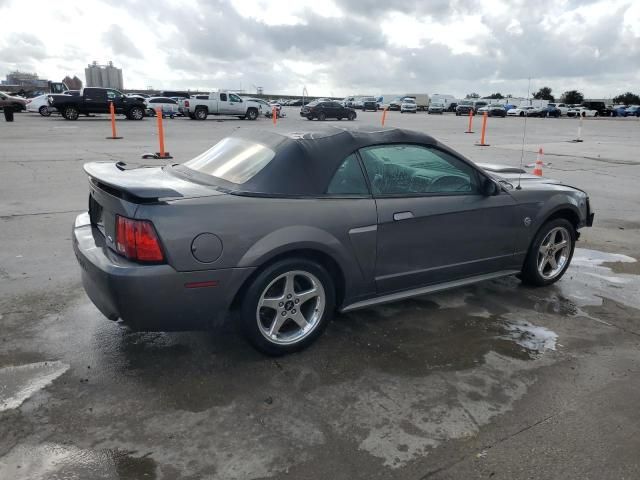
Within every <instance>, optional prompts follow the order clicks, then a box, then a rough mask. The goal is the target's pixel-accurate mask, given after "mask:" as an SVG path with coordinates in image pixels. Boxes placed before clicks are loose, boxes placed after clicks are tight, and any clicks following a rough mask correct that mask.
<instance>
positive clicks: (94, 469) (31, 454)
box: [0, 443, 157, 480]
mask: <svg viewBox="0 0 640 480" xmlns="http://www.w3.org/2000/svg"><path fill="white" fill-rule="evenodd" d="M0 472H2V474H3V478H6V479H29V480H51V479H58V478H60V479H67V478H68V479H71V478H73V479H92V480H94V479H95V480H102V479H105V480H107V479H109V480H111V479H113V480H140V479H149V480H154V479H155V478H157V476H156V462H155V461H154V460H153V459H152V458H150V457H149V456H144V455H143V456H135V452H126V451H122V450H112V449H106V450H99V451H94V450H85V449H80V448H77V447H73V446H68V445H61V444H54V443H44V444H40V445H34V446H24V445H23V446H19V447H15V448H14V449H13V450H12V451H10V452H9V453H8V454H7V455H5V456H4V457H2V458H0Z"/></svg>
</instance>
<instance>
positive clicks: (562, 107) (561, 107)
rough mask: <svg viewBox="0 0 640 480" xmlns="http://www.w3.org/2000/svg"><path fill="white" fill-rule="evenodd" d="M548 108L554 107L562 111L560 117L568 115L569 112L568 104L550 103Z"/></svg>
mask: <svg viewBox="0 0 640 480" xmlns="http://www.w3.org/2000/svg"><path fill="white" fill-rule="evenodd" d="M547 107H553V108H557V109H558V110H560V116H562V115H566V114H567V112H568V111H569V107H568V106H567V104H566V103H549V104H547Z"/></svg>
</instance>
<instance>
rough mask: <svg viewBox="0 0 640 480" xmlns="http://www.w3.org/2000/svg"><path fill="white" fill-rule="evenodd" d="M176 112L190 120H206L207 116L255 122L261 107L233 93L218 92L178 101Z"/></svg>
mask: <svg viewBox="0 0 640 480" xmlns="http://www.w3.org/2000/svg"><path fill="white" fill-rule="evenodd" d="M178 110H179V111H180V112H181V113H182V114H183V115H185V116H189V118H191V119H192V120H206V118H207V116H208V115H230V116H234V117H238V118H247V119H249V120H255V119H256V118H258V116H259V115H260V113H261V106H260V104H259V103H258V102H254V101H251V100H244V99H242V98H240V96H238V95H236V94H235V93H231V92H225V91H220V92H211V93H209V94H208V95H207V94H205V95H196V96H195V97H191V98H185V99H183V100H180V105H179V107H178Z"/></svg>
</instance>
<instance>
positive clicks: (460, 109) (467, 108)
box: [456, 100, 475, 116]
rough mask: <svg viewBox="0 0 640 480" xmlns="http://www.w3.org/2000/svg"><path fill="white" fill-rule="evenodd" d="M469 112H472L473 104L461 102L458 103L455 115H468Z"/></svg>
mask: <svg viewBox="0 0 640 480" xmlns="http://www.w3.org/2000/svg"><path fill="white" fill-rule="evenodd" d="M469 112H474V110H473V102H471V101H469V100H461V101H460V103H458V105H457V106H456V115H457V116H460V115H469ZM474 113H475V112H474Z"/></svg>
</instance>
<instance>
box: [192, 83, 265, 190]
mask: <svg viewBox="0 0 640 480" xmlns="http://www.w3.org/2000/svg"><path fill="white" fill-rule="evenodd" d="M220 95H221V96H222V95H223V94H220ZM274 156H275V152H274V151H273V150H271V149H270V148H268V147H265V146H264V145H261V144H259V143H255V142H252V141H250V140H245V139H244V138H236V137H228V138H224V139H222V140H220V141H219V142H218V143H216V144H215V145H214V146H213V147H211V148H210V149H209V150H207V151H206V152H204V153H203V154H201V155H198V156H197V157H196V158H194V159H193V160H189V161H188V162H186V163H185V164H184V166H185V167H189V168H190V169H192V170H196V171H198V172H201V173H205V174H207V175H211V176H213V177H218V178H221V179H223V180H226V181H227V182H231V183H238V184H242V183H245V182H247V181H248V180H251V178H253V177H254V176H255V175H256V174H257V173H258V172H259V171H260V170H262V169H263V168H264V167H265V166H266V165H267V164H268V163H269V162H270V161H271V160H272V159H273V157H274Z"/></svg>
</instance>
